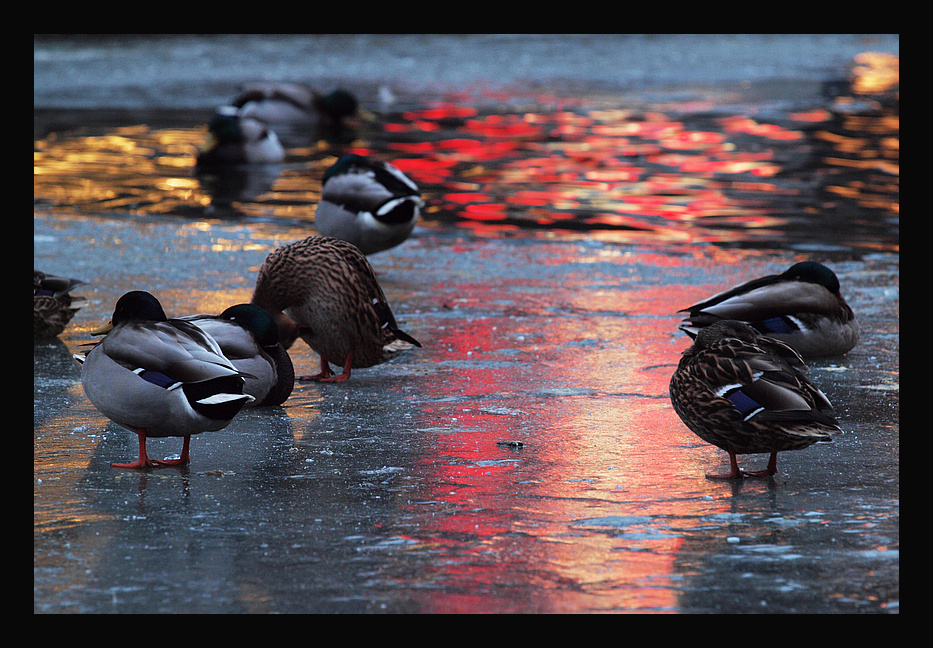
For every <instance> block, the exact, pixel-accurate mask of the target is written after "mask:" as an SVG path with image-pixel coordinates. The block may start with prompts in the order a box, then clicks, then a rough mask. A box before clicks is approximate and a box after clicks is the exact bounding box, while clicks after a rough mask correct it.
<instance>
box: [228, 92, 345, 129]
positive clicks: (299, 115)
mask: <svg viewBox="0 0 933 648" xmlns="http://www.w3.org/2000/svg"><path fill="white" fill-rule="evenodd" d="M230 103H231V104H232V105H233V106H234V107H235V108H236V110H237V112H238V114H240V115H241V116H243V117H253V118H254V119H258V120H260V121H263V122H266V123H267V124H292V125H305V126H315V125H321V126H325V127H330V128H340V127H342V126H343V125H344V123H345V120H347V119H349V118H351V117H354V116H360V115H362V111H361V109H360V103H359V101H357V99H356V97H355V96H353V95H352V94H351V93H350V92H348V91H346V90H342V89H337V90H334V91H333V92H329V93H327V94H321V93H319V92H317V91H315V90H314V89H313V88H311V87H309V86H307V85H305V84H303V83H289V82H257V83H250V84H248V85H246V86H244V87H243V90H242V91H241V92H240V94H238V95H237V96H236V97H235V98H234V99H233V101H231V102H230Z"/></svg>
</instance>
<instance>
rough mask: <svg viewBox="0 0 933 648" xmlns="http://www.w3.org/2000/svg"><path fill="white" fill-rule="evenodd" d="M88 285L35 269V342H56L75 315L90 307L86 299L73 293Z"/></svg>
mask: <svg viewBox="0 0 933 648" xmlns="http://www.w3.org/2000/svg"><path fill="white" fill-rule="evenodd" d="M83 283H84V282H83V281H81V280H80V279H68V278H66V277H56V276H54V275H47V274H45V273H44V272H41V271H39V270H36V269H35V268H33V274H32V295H33V296H32V333H33V338H36V339H44V338H53V337H55V336H56V335H58V334H59V333H61V332H62V331H64V330H65V326H66V325H67V324H68V322H70V321H71V318H72V317H74V315H75V313H77V312H78V309H79V308H81V307H82V306H85V305H87V300H85V299H84V297H73V296H72V295H70V294H69V293H71V291H72V290H73V289H74V288H75V286H79V285H81V284H83Z"/></svg>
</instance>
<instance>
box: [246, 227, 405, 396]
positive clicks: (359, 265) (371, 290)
mask: <svg viewBox="0 0 933 648" xmlns="http://www.w3.org/2000/svg"><path fill="white" fill-rule="evenodd" d="M252 303H253V304H256V305H257V306H261V307H262V308H264V309H266V310H267V311H268V312H269V313H271V314H272V315H273V317H274V318H275V319H276V321H277V322H278V324H279V331H280V334H281V341H282V345H283V346H285V348H286V349H287V348H290V347H291V345H292V343H293V342H294V341H295V339H297V338H298V337H300V338H301V339H302V340H304V341H305V342H306V343H307V344H308V346H310V347H311V348H312V349H313V350H314V351H315V352H316V353H317V354H318V355H319V356H320V358H321V371H320V373H318V374H315V375H313V376H300V377H299V380H321V381H326V382H344V381H346V380H349V378H350V372H351V369H355V368H359V367H372V366H374V365H377V364H380V363H382V362H385V361H386V360H388V359H389V358H391V357H393V356H394V355H395V354H396V353H398V351H400V350H401V349H402V348H405V347H408V346H409V345H414V346H418V347H420V346H421V344H420V343H419V342H418V341H417V340H415V339H414V338H413V337H411V336H410V335H408V334H407V333H405V332H404V331H402V330H401V329H399V327H398V324H397V323H396V321H395V316H394V315H393V314H392V310H391V309H390V308H389V304H388V302H387V301H386V296H385V294H384V293H383V292H382V288H381V287H380V286H379V282H378V281H377V280H376V274H375V272H373V269H372V266H371V265H370V264H369V262H368V261H367V260H366V257H365V256H364V255H363V253H362V252H360V250H359V249H358V248H357V247H356V246H354V245H351V244H350V243H347V242H346V241H341V240H338V239H335V238H330V237H327V236H311V237H308V238H306V239H304V240H301V241H297V242H295V243H291V244H289V245H283V246H282V247H280V248H278V249H276V250H274V251H273V252H272V253H271V254H269V256H268V257H267V258H266V260H265V261H264V262H263V264H262V267H261V268H260V269H259V276H258V278H257V279H256V288H255V290H254V292H253V298H252ZM331 364H334V365H337V366H339V367H343V373H341V374H340V375H337V376H335V375H334V373H333V372H332V371H331V369H330V365H331Z"/></svg>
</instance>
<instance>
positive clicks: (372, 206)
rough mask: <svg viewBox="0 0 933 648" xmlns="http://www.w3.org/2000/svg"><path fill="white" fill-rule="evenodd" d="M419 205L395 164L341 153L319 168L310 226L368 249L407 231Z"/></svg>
mask: <svg viewBox="0 0 933 648" xmlns="http://www.w3.org/2000/svg"><path fill="white" fill-rule="evenodd" d="M422 207H424V201H423V200H422V199H421V194H420V191H419V190H418V185H416V184H415V183H414V182H412V181H411V179H409V178H408V177H407V176H406V175H405V174H404V173H402V172H401V171H399V170H398V169H397V168H395V167H394V166H392V165H391V164H389V163H388V162H382V161H379V160H374V159H372V158H368V157H364V156H362V155H356V154H351V155H344V156H343V157H342V158H340V159H339V160H337V161H336V162H335V163H334V164H333V165H332V166H331V167H330V168H329V169H328V170H327V171H326V172H325V173H324V180H323V183H322V186H321V201H320V202H319V203H318V206H317V211H316V212H315V215H314V226H315V227H316V228H317V230H318V231H319V232H320V233H321V234H323V235H324V236H332V237H334V238H338V239H342V240H344V241H348V242H349V243H352V244H353V245H355V246H357V247H358V248H359V249H360V250H361V251H362V252H363V254H373V253H375V252H381V251H382V250H387V249H389V248H391V247H394V246H396V245H398V244H399V243H401V242H402V241H404V240H405V239H407V238H408V237H409V236H411V233H412V231H413V230H414V229H415V223H417V221H418V215H419V213H420V211H421V208H422Z"/></svg>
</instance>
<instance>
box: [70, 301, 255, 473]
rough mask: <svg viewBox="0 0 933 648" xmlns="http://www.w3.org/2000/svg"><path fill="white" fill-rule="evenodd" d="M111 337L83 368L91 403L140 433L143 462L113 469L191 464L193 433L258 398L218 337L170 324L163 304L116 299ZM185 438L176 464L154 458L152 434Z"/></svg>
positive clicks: (220, 424) (84, 359) (216, 425)
mask: <svg viewBox="0 0 933 648" xmlns="http://www.w3.org/2000/svg"><path fill="white" fill-rule="evenodd" d="M105 332H106V333H107V335H106V337H104V338H103V339H102V340H101V341H100V342H99V343H97V344H96V345H95V346H94V347H93V348H92V349H91V350H90V351H88V352H87V354H86V356H80V355H75V356H74V357H75V360H77V361H78V362H79V363H80V364H81V385H82V386H83V387H84V393H85V394H86V395H87V397H88V399H89V400H90V401H91V403H93V404H94V407H96V408H97V409H98V410H100V411H101V413H102V414H103V415H104V416H106V417H107V418H109V419H110V420H111V421H113V422H114V423H117V424H119V425H122V426H123V427H125V428H127V429H129V430H131V431H132V432H135V433H136V434H137V436H138V438H139V460H138V461H136V462H133V463H115V464H112V465H113V466H114V467H115V468H130V469H140V468H152V467H154V466H180V465H187V464H188V461H189V458H188V457H189V455H188V447H189V442H190V440H191V435H192V434H199V433H201V432H207V431H214V430H220V429H222V428H224V427H226V426H227V425H228V424H229V423H230V421H231V420H232V419H233V417H234V416H235V415H236V413H237V412H239V411H240V408H241V407H243V405H245V404H246V403H247V402H250V401H252V400H253V397H252V396H250V395H248V394H244V393H243V384H244V380H245V376H244V375H243V374H242V373H241V372H240V371H239V370H237V368H236V367H234V366H233V364H232V363H231V362H230V361H229V360H228V359H227V358H225V357H224V355H223V354H222V353H221V351H220V347H218V346H217V342H215V341H214V339H213V338H212V337H211V336H210V335H208V334H207V333H205V332H204V331H202V330H201V329H199V328H198V327H197V326H195V325H194V324H191V323H190V322H184V321H182V320H177V319H168V318H167V317H166V316H165V311H164V310H162V305H161V304H160V303H159V300H158V299H156V298H155V297H154V296H153V295H151V294H149V293H147V292H144V291H140V290H134V291H131V292H128V293H126V294H125V295H123V296H122V297H120V299H119V300H117V304H116V307H115V308H114V311H113V318H112V319H111V320H110V324H109V325H108V326H105V327H104V328H103V329H101V330H99V331H97V332H96V333H105ZM170 436H171V437H184V440H185V442H184V447H183V449H182V452H181V456H180V457H179V458H178V459H168V460H150V459H149V456H148V454H147V453H146V439H147V438H148V437H170Z"/></svg>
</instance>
